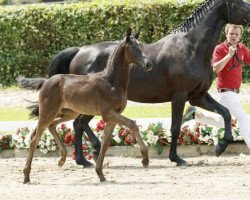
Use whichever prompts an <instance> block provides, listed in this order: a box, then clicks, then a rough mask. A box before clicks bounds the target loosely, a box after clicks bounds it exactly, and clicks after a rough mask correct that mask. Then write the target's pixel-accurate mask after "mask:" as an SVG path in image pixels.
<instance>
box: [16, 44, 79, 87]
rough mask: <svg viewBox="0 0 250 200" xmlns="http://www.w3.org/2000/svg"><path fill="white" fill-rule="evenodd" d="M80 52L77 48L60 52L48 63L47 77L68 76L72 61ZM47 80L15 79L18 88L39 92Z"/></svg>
mask: <svg viewBox="0 0 250 200" xmlns="http://www.w3.org/2000/svg"><path fill="white" fill-rule="evenodd" d="M79 50H80V48H79V47H70V48H67V49H64V50H63V51H60V52H59V53H58V54H57V55H56V56H55V57H54V59H53V60H52V62H51V63H50V65H49V67H48V70H49V77H51V76H54V75H56V74H68V73H69V66H70V62H71V61H72V59H73V58H74V57H75V55H76V54H77V52H78V51H79ZM46 80H47V79H45V78H25V77H19V78H18V79H17V83H18V86H19V87H21V88H24V89H31V90H39V89H41V87H42V86H43V84H44V83H45V81H46Z"/></svg>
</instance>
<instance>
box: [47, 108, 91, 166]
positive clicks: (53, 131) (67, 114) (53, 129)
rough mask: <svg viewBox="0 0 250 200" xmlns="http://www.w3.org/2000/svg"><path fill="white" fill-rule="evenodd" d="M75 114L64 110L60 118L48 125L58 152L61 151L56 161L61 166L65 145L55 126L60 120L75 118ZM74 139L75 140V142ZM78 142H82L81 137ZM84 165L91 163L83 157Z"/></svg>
mask: <svg viewBox="0 0 250 200" xmlns="http://www.w3.org/2000/svg"><path fill="white" fill-rule="evenodd" d="M77 115H78V114H77V113H75V112H74V111H71V110H64V112H63V114H62V115H60V117H61V118H59V119H57V120H55V121H54V122H53V123H51V124H50V126H49V130H50V132H51V134H52V135H53V136H54V138H55V140H56V143H57V145H58V147H59V149H60V153H61V158H60V160H59V161H58V166H62V165H63V164H64V163H65V160H66V156H67V149H66V147H65V145H64V144H63V142H62V140H61V139H60V137H59V135H58V133H57V132H56V126H57V125H58V124H60V123H62V122H66V121H69V120H71V119H75V118H76V116H77ZM76 141H77V140H75V142H76ZM80 142H81V143H82V138H81V139H80ZM84 166H85V167H90V166H93V164H92V163H91V162H89V161H87V160H86V159H85V162H84Z"/></svg>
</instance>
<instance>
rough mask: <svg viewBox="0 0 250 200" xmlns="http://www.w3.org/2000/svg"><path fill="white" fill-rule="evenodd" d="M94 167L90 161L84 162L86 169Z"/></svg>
mask: <svg viewBox="0 0 250 200" xmlns="http://www.w3.org/2000/svg"><path fill="white" fill-rule="evenodd" d="M93 166H94V165H93V164H92V163H91V162H89V161H86V162H84V164H83V167H84V168H91V167H93Z"/></svg>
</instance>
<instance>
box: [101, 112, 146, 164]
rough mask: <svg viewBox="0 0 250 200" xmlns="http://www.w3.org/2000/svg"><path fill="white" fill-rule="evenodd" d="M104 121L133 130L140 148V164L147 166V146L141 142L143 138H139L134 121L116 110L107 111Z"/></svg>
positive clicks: (137, 128)
mask: <svg viewBox="0 0 250 200" xmlns="http://www.w3.org/2000/svg"><path fill="white" fill-rule="evenodd" d="M106 121H112V122H115V123H116V124H119V125H123V126H126V127H128V128H129V129H130V130H131V131H132V132H133V134H135V136H136V139H137V142H138V143H139V145H140V149H141V154H142V164H143V166H144V167H147V166H148V165H149V158H148V148H147V146H146V145H145V143H144V142H143V139H142V138H141V135H140V133H139V127H138V126H137V124H136V123H135V121H133V120H131V119H128V118H126V117H124V116H122V115H121V114H119V113H116V112H111V113H109V118H108V119H107V120H106Z"/></svg>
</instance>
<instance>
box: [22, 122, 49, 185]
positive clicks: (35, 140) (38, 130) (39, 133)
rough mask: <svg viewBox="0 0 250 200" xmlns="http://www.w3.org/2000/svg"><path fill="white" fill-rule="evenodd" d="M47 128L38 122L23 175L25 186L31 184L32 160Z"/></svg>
mask: <svg viewBox="0 0 250 200" xmlns="http://www.w3.org/2000/svg"><path fill="white" fill-rule="evenodd" d="M45 128H46V125H45V124H44V123H40V121H38V125H37V127H36V128H35V130H34V131H33V133H32V138H31V141H30V147H29V154H28V158H27V161H26V164H25V166H24V169H23V173H24V181H23V183H24V184H25V183H28V182H30V171H31V163H32V159H33V156H34V152H35V150H36V147H37V145H38V143H39V141H40V139H41V137H42V134H43V132H44V130H45Z"/></svg>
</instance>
